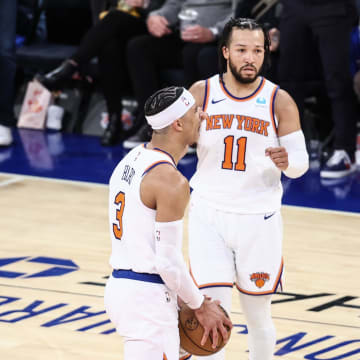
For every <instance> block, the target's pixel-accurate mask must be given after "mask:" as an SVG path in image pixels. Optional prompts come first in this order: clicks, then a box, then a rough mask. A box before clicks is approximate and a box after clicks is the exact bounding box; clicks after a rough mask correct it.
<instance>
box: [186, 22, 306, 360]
mask: <svg viewBox="0 0 360 360" xmlns="http://www.w3.org/2000/svg"><path fill="white" fill-rule="evenodd" d="M269 46H270V41H269V38H268V34H267V33H266V32H265V31H264V29H263V27H262V26H260V25H259V24H257V23H256V22H255V21H254V20H251V19H241V18H239V19H231V20H230V21H229V22H228V23H227V24H226V25H225V27H224V30H223V34H222V38H221V40H220V47H219V59H220V65H221V73H220V74H218V75H215V76H213V77H211V78H210V79H207V80H204V81H200V82H197V83H195V84H194V85H193V86H192V87H191V88H190V92H191V93H192V94H193V95H194V97H195V99H196V102H197V104H198V105H199V106H202V107H203V110H204V111H205V112H206V113H207V118H206V121H203V122H202V123H201V127H200V137H199V141H198V143H197V155H198V164H197V169H196V172H195V174H194V176H193V177H192V179H191V180H190V186H191V187H192V188H193V192H192V195H191V201H190V206H189V258H190V266H191V271H192V275H193V277H194V280H195V281H196V283H197V285H198V286H199V288H200V289H202V290H203V291H204V292H206V294H208V295H209V296H211V297H212V298H213V299H217V300H220V301H221V304H222V306H224V308H225V309H226V310H227V311H228V312H229V313H230V310H231V300H232V289H233V285H234V284H235V285H236V288H237V290H238V292H239V296H240V302H241V307H242V311H243V313H244V315H245V319H246V324H247V329H248V347H249V359H250V360H270V359H272V358H273V353H274V348H275V342H276V333H275V328H274V325H273V322H272V318H271V297H272V294H273V293H275V292H276V291H278V290H279V289H280V288H281V279H282V273H283V257H282V237H283V228H282V219H281V214H280V207H281V198H282V186H281V181H280V178H281V174H282V173H284V174H285V175H286V176H287V177H290V178H297V177H300V176H302V175H303V174H304V173H305V172H306V170H307V169H308V166H309V160H308V154H307V151H306V146H305V139H304V135H303V132H302V130H301V128H300V121H299V113H298V109H297V106H296V104H295V102H294V101H293V99H292V98H291V97H290V95H289V94H288V93H287V92H285V91H284V90H282V89H279V87H278V86H277V85H275V84H273V83H271V82H270V81H268V80H267V79H265V78H264V77H262V76H261V75H260V72H261V69H262V67H263V65H264V63H266V59H267V57H268V55H269ZM208 358H209V359H210V358H211V359H216V360H223V359H224V358H225V354H224V350H222V351H220V352H219V353H217V354H215V355H211V356H209V357H208Z"/></svg>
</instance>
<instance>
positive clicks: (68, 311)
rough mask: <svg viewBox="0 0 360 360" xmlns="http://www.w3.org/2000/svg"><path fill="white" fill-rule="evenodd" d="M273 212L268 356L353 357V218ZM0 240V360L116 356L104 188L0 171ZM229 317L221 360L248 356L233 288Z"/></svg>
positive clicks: (357, 297)
mask: <svg viewBox="0 0 360 360" xmlns="http://www.w3.org/2000/svg"><path fill="white" fill-rule="evenodd" d="M282 213H283V218H284V228H285V237H284V258H285V288H284V291H285V292H284V293H282V294H278V295H275V296H274V298H273V305H272V311H273V317H274V321H275V325H276V328H277V345H276V352H275V355H274V359H284V360H295V359H310V360H338V359H347V360H359V359H360V216H359V214H352V213H340V212H330V211H320V210H316V209H304V208H296V207H285V206H284V207H283V210H282ZM0 240H1V242H0V359H1V360H18V359H22V360H24V359H33V360H35V359H36V360H42V359H52V360H58V359H59V360H60V359H61V360H62V359H64V360H65V359H66V360H75V359H76V360H79V359H80V360H82V359H84V360H85V359H86V360H95V359H96V360H99V359H104V360H106V359H109V360H110V359H119V360H121V359H122V343H121V339H120V337H119V336H118V335H117V334H116V333H115V332H114V329H113V326H112V325H111V323H109V320H108V318H107V316H106V314H105V313H104V307H103V298H102V296H103V291H104V284H105V281H106V276H107V275H108V274H109V272H110V268H109V265H108V257H109V253H110V240H109V236H108V228H107V188H106V186H104V185H96V184H90V183H89V184H88V183H80V182H68V181H58V180H48V179H43V178H42V179H40V178H33V177H26V176H19V175H9V174H0ZM185 240H186V239H185ZM184 252H185V256H186V241H185V248H184ZM231 318H232V321H233V323H234V324H235V327H234V330H233V333H232V337H231V340H230V343H229V344H228V345H227V355H226V359H227V360H243V359H244V360H245V359H248V353H247V336H246V324H245V321H244V317H243V314H242V310H241V307H240V305H239V301H238V297H237V292H236V291H235V290H234V295H233V309H232V313H231ZM193 358H196V357H193Z"/></svg>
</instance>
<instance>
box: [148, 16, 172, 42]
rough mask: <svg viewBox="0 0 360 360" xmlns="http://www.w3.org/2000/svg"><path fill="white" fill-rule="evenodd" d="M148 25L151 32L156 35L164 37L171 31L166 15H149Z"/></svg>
mask: <svg viewBox="0 0 360 360" xmlns="http://www.w3.org/2000/svg"><path fill="white" fill-rule="evenodd" d="M146 26H147V28H148V31H149V33H150V34H151V35H153V36H155V37H162V36H164V35H167V34H170V33H171V30H170V29H169V22H168V21H167V20H166V18H165V17H164V16H160V15H151V16H149V17H148V18H147V20H146Z"/></svg>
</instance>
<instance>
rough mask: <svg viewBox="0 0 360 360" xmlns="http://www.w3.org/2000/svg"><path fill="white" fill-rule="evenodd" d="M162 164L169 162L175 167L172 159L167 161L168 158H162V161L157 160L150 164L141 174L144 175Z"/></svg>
mask: <svg viewBox="0 0 360 360" xmlns="http://www.w3.org/2000/svg"><path fill="white" fill-rule="evenodd" d="M161 164H169V165H171V166H172V167H174V164H173V163H171V162H170V161H166V160H160V161H156V162H154V163H152V164H151V165H150V166H148V167H147V168H146V169H145V171H144V172H143V174H142V175H141V176H142V177H143V176H144V175H146V174H147V173H148V172H149V171H150V170H152V169H153V168H154V167H156V166H158V165H161Z"/></svg>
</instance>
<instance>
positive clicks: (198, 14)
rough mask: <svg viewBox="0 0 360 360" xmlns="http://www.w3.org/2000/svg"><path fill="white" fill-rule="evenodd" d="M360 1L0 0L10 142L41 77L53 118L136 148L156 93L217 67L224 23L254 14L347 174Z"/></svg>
mask: <svg viewBox="0 0 360 360" xmlns="http://www.w3.org/2000/svg"><path fill="white" fill-rule="evenodd" d="M359 9H360V0H326V1H325V0H120V1H117V0H116V1H114V0H1V2H0V79H1V81H0V146H14V141H13V136H12V131H13V129H14V128H15V127H16V126H17V125H18V121H19V115H20V111H21V107H22V104H23V102H24V97H25V93H26V91H27V89H28V87H29V84H30V82H32V81H34V79H35V80H36V81H38V82H39V83H40V84H41V86H43V87H44V88H46V89H47V90H48V91H49V92H50V93H51V104H50V106H49V111H48V117H50V116H53V117H57V118H58V119H57V120H58V123H57V125H54V123H53V125H52V126H53V128H54V129H57V130H58V131H62V132H68V133H79V134H84V135H95V136H98V137H99V141H100V142H101V144H102V145H103V146H114V145H116V144H119V143H122V145H123V147H124V148H127V149H130V148H132V147H134V146H136V145H137V144H139V143H141V142H144V141H147V140H149V139H150V131H149V129H148V127H147V125H146V121H145V118H144V114H143V106H144V103H145V100H146V99H147V97H148V96H149V95H151V94H152V93H153V92H154V91H156V90H157V89H159V88H161V87H164V86H169V85H178V86H185V87H189V86H190V85H191V84H192V83H194V82H195V81H197V80H201V79H205V78H207V77H210V76H212V75H214V74H216V73H217V72H218V59H217V51H218V49H217V42H218V39H219V36H220V35H221V31H222V28H223V26H224V24H225V23H226V22H227V21H228V20H229V19H230V18H231V17H249V18H253V19H256V20H257V21H258V22H260V23H263V24H264V25H265V27H266V28H267V29H268V31H269V34H270V39H271V65H270V66H268V67H265V68H264V69H263V71H262V73H263V75H264V76H265V77H266V78H267V79H269V80H270V81H272V82H275V83H277V84H279V85H280V86H281V87H282V88H284V89H285V90H287V91H288V92H289V93H290V94H291V95H292V97H293V98H294V99H295V101H296V103H297V104H298V107H299V110H300V115H301V123H302V128H303V131H304V134H305V138H306V141H307V146H308V150H309V154H310V156H311V157H312V158H317V159H319V161H320V162H321V164H322V165H321V166H322V167H325V168H326V170H327V171H326V173H327V174H329V173H330V174H331V173H332V172H333V174H335V175H334V177H341V176H346V175H348V173H350V172H351V171H353V170H352V169H353V168H352V167H351V166H350V167H349V163H350V165H353V164H355V162H356V155H357V154H359V152H360V135H358V134H359V133H360V129H359V124H360V122H359V114H360V111H359V109H360V107H359V102H360V33H359V20H358V14H359ZM50 108H51V111H50ZM48 124H50V119H48ZM44 126H46V124H45V125H44ZM192 150H194V149H190V151H192ZM358 161H359V162H360V157H359V159H358ZM339 169H340V170H341V171H339ZM343 170H344V171H343ZM320 174H321V173H320ZM339 174H340V175H339Z"/></svg>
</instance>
